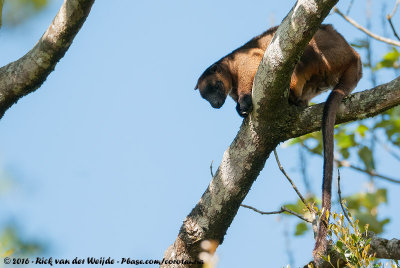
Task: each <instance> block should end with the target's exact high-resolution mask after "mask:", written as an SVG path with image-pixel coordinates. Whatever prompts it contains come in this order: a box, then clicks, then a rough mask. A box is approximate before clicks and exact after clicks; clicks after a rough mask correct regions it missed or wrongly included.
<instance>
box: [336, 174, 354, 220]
mask: <svg viewBox="0 0 400 268" xmlns="http://www.w3.org/2000/svg"><path fill="white" fill-rule="evenodd" d="M338 194H339V202H340V206H341V207H342V210H343V214H344V216H345V217H346V219H347V220H348V221H349V223H351V220H350V218H349V215H347V211H346V209H345V208H344V206H343V201H342V192H341V191H340V170H339V169H338Z"/></svg>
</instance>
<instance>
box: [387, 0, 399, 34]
mask: <svg viewBox="0 0 400 268" xmlns="http://www.w3.org/2000/svg"><path fill="white" fill-rule="evenodd" d="M399 4H400V0H397V1H396V4H395V5H394V8H393V11H392V13H391V14H388V15H387V16H386V18H387V20H388V21H389V25H390V28H392V31H393V34H394V36H396V38H397V39H399V40H400V37H399V35H398V34H397V32H396V29H395V28H394V26H393V23H392V17H393V16H394V14H395V13H396V11H397V7H398V6H399Z"/></svg>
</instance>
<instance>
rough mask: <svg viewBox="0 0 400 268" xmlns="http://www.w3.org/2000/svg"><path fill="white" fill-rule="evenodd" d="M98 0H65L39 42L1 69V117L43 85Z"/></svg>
mask: <svg viewBox="0 0 400 268" xmlns="http://www.w3.org/2000/svg"><path fill="white" fill-rule="evenodd" d="M93 2H94V0H65V1H64V3H63V5H62V6H61V8H60V10H59V11H58V13H57V15H56V17H55V18H54V20H53V22H52V23H51V25H50V27H49V28H48V29H47V31H46V32H45V33H44V34H43V36H42V38H40V40H39V42H38V43H37V44H36V45H35V46H34V47H33V48H32V49H31V50H30V51H29V52H28V53H27V54H25V55H24V56H23V57H22V58H20V59H19V60H17V61H14V62H11V63H9V64H8V65H6V66H4V67H2V68H0V118H1V117H2V116H3V115H4V113H5V111H6V110H7V109H8V108H10V107H11V106H12V105H13V104H14V103H16V102H17V101H18V99H20V98H21V97H23V96H25V95H27V94H29V93H31V92H33V91H34V90H36V89H37V88H39V87H40V86H41V85H42V83H43V82H44V81H45V80H46V78H47V76H48V75H49V74H50V73H51V72H52V71H53V70H54V68H55V66H56V64H57V62H58V61H59V60H60V59H61V58H62V57H63V56H64V54H65V52H66V51H67V50H68V48H69V47H70V45H71V43H72V41H73V39H74V37H75V35H76V34H77V33H78V31H79V29H80V28H81V27H82V25H83V23H84V22H85V20H86V18H87V16H88V15H89V12H90V8H91V7H92V5H93Z"/></svg>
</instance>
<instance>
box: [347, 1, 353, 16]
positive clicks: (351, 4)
mask: <svg viewBox="0 0 400 268" xmlns="http://www.w3.org/2000/svg"><path fill="white" fill-rule="evenodd" d="M353 3H354V0H351V1H350V3H349V7H348V8H347V11H346V15H349V14H350V10H351V8H352V6H353Z"/></svg>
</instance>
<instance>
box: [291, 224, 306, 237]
mask: <svg viewBox="0 0 400 268" xmlns="http://www.w3.org/2000/svg"><path fill="white" fill-rule="evenodd" d="M307 231H308V225H307V224H306V223H305V222H300V223H298V224H297V225H296V232H295V233H294V235H296V236H299V235H303V234H304V233H305V232H307Z"/></svg>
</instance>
